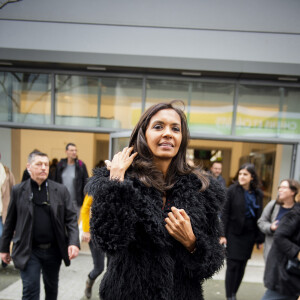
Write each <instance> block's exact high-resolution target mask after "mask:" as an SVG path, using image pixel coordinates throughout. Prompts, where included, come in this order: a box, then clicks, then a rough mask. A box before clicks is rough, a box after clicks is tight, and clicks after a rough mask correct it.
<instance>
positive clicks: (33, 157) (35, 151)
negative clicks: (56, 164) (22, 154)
mask: <svg viewBox="0 0 300 300" xmlns="http://www.w3.org/2000/svg"><path fill="white" fill-rule="evenodd" d="M36 156H46V157H48V155H47V154H46V153H43V152H40V151H38V150H33V151H32V152H30V153H29V155H28V159H27V162H28V163H29V164H30V163H32V161H33V160H34V159H35V158H36Z"/></svg>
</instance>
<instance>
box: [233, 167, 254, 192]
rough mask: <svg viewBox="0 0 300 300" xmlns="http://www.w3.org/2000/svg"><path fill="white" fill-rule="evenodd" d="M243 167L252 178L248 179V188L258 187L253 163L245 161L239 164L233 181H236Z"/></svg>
mask: <svg viewBox="0 0 300 300" xmlns="http://www.w3.org/2000/svg"><path fill="white" fill-rule="evenodd" d="M243 169H246V170H247V171H248V172H249V173H250V174H251V176H252V180H251V181H250V190H254V191H255V190H256V189H258V187H259V179H258V175H257V173H256V170H255V166H254V164H251V163H245V164H243V165H241V166H240V167H239V169H238V171H237V173H236V175H235V177H234V181H238V177H239V172H240V171H241V170H243Z"/></svg>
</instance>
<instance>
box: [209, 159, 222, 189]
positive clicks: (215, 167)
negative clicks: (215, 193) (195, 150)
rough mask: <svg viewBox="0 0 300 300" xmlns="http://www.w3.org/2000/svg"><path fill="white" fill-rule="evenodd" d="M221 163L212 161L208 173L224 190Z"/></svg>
mask: <svg viewBox="0 0 300 300" xmlns="http://www.w3.org/2000/svg"><path fill="white" fill-rule="evenodd" d="M222 167H223V165H222V162H220V161H214V162H212V164H211V167H210V173H211V174H212V175H213V176H214V177H215V178H216V179H217V180H218V181H219V183H220V184H221V185H222V186H223V187H224V188H226V182H225V179H224V178H223V176H222Z"/></svg>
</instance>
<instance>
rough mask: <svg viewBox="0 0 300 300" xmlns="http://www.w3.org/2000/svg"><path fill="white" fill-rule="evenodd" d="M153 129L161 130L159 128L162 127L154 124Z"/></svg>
mask: <svg viewBox="0 0 300 300" xmlns="http://www.w3.org/2000/svg"><path fill="white" fill-rule="evenodd" d="M153 128H154V129H161V128H162V126H161V125H159V124H156V125H155V126H153Z"/></svg>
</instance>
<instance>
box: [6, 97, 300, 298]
mask: <svg viewBox="0 0 300 300" xmlns="http://www.w3.org/2000/svg"><path fill="white" fill-rule="evenodd" d="M188 141H189V131H188V126H187V120H186V117H185V114H184V112H183V109H182V107H181V103H180V102H178V101H172V102H170V103H159V104H156V105H153V106H152V107H150V108H149V109H148V110H146V111H145V112H144V114H143V115H142V116H141V118H140V120H139V122H138V123H137V125H136V126H135V128H134V129H133V131H132V134H131V138H130V141H129V145H128V147H125V148H124V149H123V150H122V151H120V152H118V153H116V154H115V155H114V157H113V159H112V160H111V161H109V160H107V161H105V163H104V162H103V161H100V162H99V164H97V166H96V168H95V169H94V171H93V176H91V177H90V178H89V175H88V171H87V168H86V165H85V163H84V162H83V161H82V160H80V159H78V155H77V147H76V145H75V144H74V143H69V144H67V145H66V148H65V151H66V158H63V159H61V160H60V161H58V159H53V160H52V163H51V164H50V161H49V157H48V155H47V154H45V153H43V152H41V151H39V150H37V149H35V150H33V151H32V152H31V153H30V154H29V156H28V160H27V166H26V169H25V171H24V174H23V178H22V182H21V183H19V184H17V185H15V179H14V176H13V174H12V173H11V171H10V170H9V169H8V168H7V167H6V166H4V165H3V164H2V163H1V162H0V189H1V193H0V196H1V198H0V212H1V214H0V237H1V240H0V253H1V254H0V255H1V260H2V266H3V267H6V265H7V264H9V263H10V262H11V261H13V263H14V266H15V267H16V268H18V269H19V270H20V275H21V279H22V283H23V291H22V299H39V294H40V275H41V273H42V275H43V282H44V286H45V294H46V299H50V300H51V299H57V295H58V278H59V270H60V266H61V262H62V261H64V263H65V265H66V266H68V265H70V262H71V260H72V259H74V258H76V256H77V255H78V253H79V249H80V241H79V227H78V225H79V222H80V220H81V222H82V229H83V234H82V241H84V242H87V243H88V244H89V247H90V251H91V254H92V260H93V269H92V270H90V271H89V272H88V270H87V279H86V286H85V290H84V294H85V296H86V298H88V299H89V298H91V296H92V288H93V285H94V283H95V280H96V279H97V277H98V276H99V275H100V274H101V273H102V272H103V271H104V258H105V255H106V256H107V258H108V259H107V261H108V263H107V270H106V274H105V276H104V277H103V279H102V280H101V284H100V288H99V295H100V297H101V299H102V300H118V299H131V300H132V299H149V300H150V299H165V300H171V299H190V300H193V299H195V300H196V299H203V289H202V284H203V282H204V281H205V280H206V279H209V278H211V277H212V275H213V274H214V273H216V272H218V271H219V270H220V269H221V268H222V267H223V265H224V264H225V262H226V274H225V291H226V299H227V300H236V299H237V298H238V290H239V287H240V285H241V283H242V280H243V276H244V272H245V269H246V266H247V262H248V260H249V259H250V258H251V255H252V251H253V248H254V246H256V247H257V249H261V248H262V247H263V248H264V259H265V274H264V285H265V287H266V292H265V294H264V295H262V300H297V299H298V300H299V298H298V297H300V274H299V272H300V266H299V265H300V230H299V228H300V183H299V182H297V181H296V180H293V179H284V180H282V181H281V182H280V184H279V187H278V196H277V198H276V199H274V200H271V201H270V202H269V203H268V204H267V205H266V206H265V207H263V192H262V190H261V189H260V179H259V177H258V174H257V171H256V169H255V166H254V165H253V164H251V163H245V164H243V165H241V166H240V167H239V169H238V171H237V174H236V177H235V178H234V179H233V183H232V184H231V185H229V186H227V185H226V182H225V180H224V178H223V177H222V162H221V161H215V162H213V163H212V165H211V168H210V171H209V172H205V171H204V170H202V169H201V168H200V167H197V166H194V165H193V164H192V163H190V161H189V160H187V146H188ZM0 158H1V156H0ZM80 214H81V218H80ZM11 242H13V246H12V250H11V248H10V246H11ZM263 245H264V246H263ZM10 250H11V251H10Z"/></svg>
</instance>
